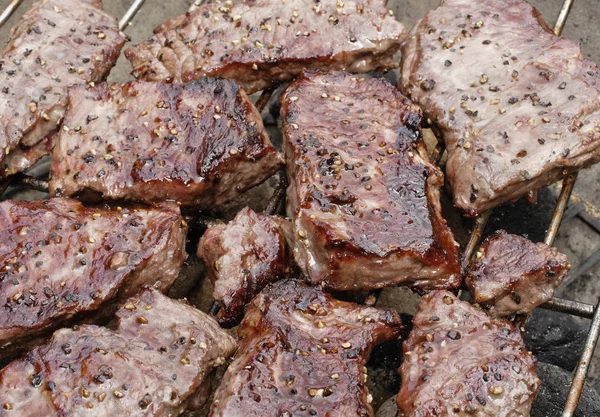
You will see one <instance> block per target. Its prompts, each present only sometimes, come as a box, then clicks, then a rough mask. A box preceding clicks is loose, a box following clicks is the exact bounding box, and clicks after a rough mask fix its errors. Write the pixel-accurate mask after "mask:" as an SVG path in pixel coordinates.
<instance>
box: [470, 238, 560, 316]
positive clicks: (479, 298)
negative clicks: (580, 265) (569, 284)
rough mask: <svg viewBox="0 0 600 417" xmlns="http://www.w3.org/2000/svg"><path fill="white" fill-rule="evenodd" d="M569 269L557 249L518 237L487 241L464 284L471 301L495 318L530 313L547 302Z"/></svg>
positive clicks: (488, 239) (478, 253)
mask: <svg viewBox="0 0 600 417" xmlns="http://www.w3.org/2000/svg"><path fill="white" fill-rule="evenodd" d="M570 267H571V265H569V262H568V261H567V257H566V256H565V255H563V254H562V253H560V252H559V251H558V249H556V248H552V247H550V246H548V245H546V244H545V243H543V242H539V243H533V242H532V241H530V240H529V239H526V238H524V237H522V236H516V235H511V234H508V233H496V234H494V235H492V236H490V237H489V238H487V239H486V240H485V241H484V242H483V244H482V245H481V248H480V249H479V251H478V252H477V256H476V259H475V261H474V262H473V264H472V265H471V266H470V267H469V271H468V273H467V275H466V278H465V282H466V284H467V287H468V288H469V291H470V292H471V295H472V296H473V300H475V302H477V303H479V304H481V305H482V306H484V307H486V308H489V309H490V312H491V313H492V314H494V315H497V316H500V317H502V316H508V315H511V314H514V313H516V314H527V313H531V312H532V311H533V309H534V308H536V307H537V306H539V305H541V304H544V303H545V302H547V301H550V300H551V299H552V297H553V295H554V290H555V289H556V288H557V287H558V286H559V285H560V283H561V282H562V280H563V278H564V277H565V276H566V275H567V273H568V271H569V269H570Z"/></svg>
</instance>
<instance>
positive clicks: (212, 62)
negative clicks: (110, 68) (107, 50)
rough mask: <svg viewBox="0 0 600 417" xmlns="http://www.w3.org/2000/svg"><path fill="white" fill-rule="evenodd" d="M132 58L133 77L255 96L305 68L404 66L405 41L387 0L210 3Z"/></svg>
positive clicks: (162, 29)
mask: <svg viewBox="0 0 600 417" xmlns="http://www.w3.org/2000/svg"><path fill="white" fill-rule="evenodd" d="M154 32H155V35H154V37H153V38H151V39H149V40H148V41H145V42H143V43H141V44H139V45H137V46H134V47H131V48H129V49H127V50H126V51H125V56H126V57H127V59H129V60H130V61H131V63H132V65H133V75H134V76H135V77H136V78H139V79H143V80H147V81H169V82H188V81H191V80H196V79H198V78H201V77H205V76H220V77H225V78H230V79H233V80H235V81H236V82H237V83H238V84H239V85H240V86H241V87H242V88H244V89H245V90H246V91H247V92H248V93H252V92H255V91H258V90H262V89H264V88H267V87H269V86H276V85H278V84H281V83H285V82H287V81H290V80H291V79H293V78H294V77H296V76H297V75H299V74H300V72H301V71H302V69H303V68H307V67H311V68H334V69H343V70H347V71H350V72H354V73H366V72H371V71H377V70H387V69H391V68H395V67H397V63H396V61H395V60H394V59H393V55H394V53H396V52H397V51H398V50H399V49H400V44H401V42H402V41H403V40H404V38H405V35H406V33H405V30H404V26H402V24H401V23H399V22H398V21H396V19H395V18H394V17H393V15H392V12H391V11H390V10H388V9H387V8H386V7H385V2H384V1H383V0H349V1H341V0H321V1H319V2H315V1H313V0H286V1H285V2H282V1H279V0H248V1H243V2H239V3H234V4H222V3H208V4H204V5H202V6H200V7H199V8H198V10H196V11H194V12H191V13H186V14H185V15H182V16H179V17H176V18H174V19H172V20H170V21H168V22H166V23H164V24H163V25H161V26H159V27H158V28H157V29H156V30H155V31H154Z"/></svg>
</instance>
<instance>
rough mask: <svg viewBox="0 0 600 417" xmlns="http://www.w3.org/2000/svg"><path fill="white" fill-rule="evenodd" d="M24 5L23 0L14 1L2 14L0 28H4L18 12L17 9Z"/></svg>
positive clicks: (0, 15)
mask: <svg viewBox="0 0 600 417" xmlns="http://www.w3.org/2000/svg"><path fill="white" fill-rule="evenodd" d="M21 3H23V0H12V1H11V2H10V3H9V5H8V6H6V9H4V11H3V12H2V14H0V28H1V27H2V26H4V24H5V23H6V22H8V19H10V17H11V16H12V14H13V13H14V12H15V10H17V8H18V7H19V6H20V5H21Z"/></svg>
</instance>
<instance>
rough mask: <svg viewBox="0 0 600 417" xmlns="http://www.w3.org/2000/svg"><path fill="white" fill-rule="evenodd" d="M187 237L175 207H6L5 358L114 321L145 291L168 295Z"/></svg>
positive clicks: (0, 235)
mask: <svg viewBox="0 0 600 417" xmlns="http://www.w3.org/2000/svg"><path fill="white" fill-rule="evenodd" d="M185 233H186V225H185V223H184V222H183V219H182V218H181V215H180V214H179V209H178V208H177V207H174V206H168V207H165V208H162V209H160V208H152V209H126V208H124V209H121V210H120V211H117V210H107V209H95V208H85V207H83V206H82V205H81V204H80V203H79V202H77V201H75V200H70V199H50V200H45V201H35V202H15V201H4V202H1V203H0V311H1V314H0V357H3V358H6V357H9V356H11V355H14V354H15V353H18V352H20V351H22V350H23V349H24V348H27V347H28V346H30V345H32V344H35V343H39V340H38V339H39V338H41V337H45V336H47V335H48V334H49V333H50V332H51V331H52V330H54V329H57V328H59V327H61V326H64V325H67V324H71V323H77V322H80V321H83V320H87V319H88V318H90V319H91V317H94V318H98V319H100V318H104V317H107V316H110V315H112V314H113V313H114V311H115V309H116V304H117V303H118V302H119V301H122V300H123V299H124V298H126V297H129V296H131V295H133V294H135V293H136V292H137V291H138V290H139V288H140V287H142V286H143V285H145V284H149V285H153V286H154V287H155V288H157V289H159V290H161V291H166V290H168V289H169V288H170V287H171V285H172V284H173V282H174V280H175V278H176V277H177V275H178V273H179V270H180V268H181V266H182V264H183V261H184V260H185V257H186V255H185Z"/></svg>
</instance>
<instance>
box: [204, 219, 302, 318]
mask: <svg viewBox="0 0 600 417" xmlns="http://www.w3.org/2000/svg"><path fill="white" fill-rule="evenodd" d="M291 229H292V226H291V224H290V223H289V222H288V221H287V220H285V219H283V218H280V217H274V216H266V215H262V214H256V213H255V212H254V211H252V210H251V209H249V208H245V209H243V210H242V211H240V212H239V213H238V214H237V216H236V217H235V219H234V220H232V221H231V222H229V223H228V224H219V225H215V226H212V227H210V228H209V229H208V230H207V231H206V233H204V235H203V236H202V239H200V243H199V244H198V257H199V258H202V259H203V260H204V262H205V264H206V268H207V273H208V277H209V278H210V280H211V281H212V283H213V284H214V286H215V289H214V291H213V297H214V298H215V299H216V300H217V301H218V302H219V304H220V306H221V309H220V310H219V313H218V314H217V316H216V318H217V320H218V321H219V323H220V324H221V325H225V326H229V325H234V324H236V323H237V322H238V321H239V319H240V318H241V316H242V315H243V314H244V308H245V307H246V304H248V303H249V302H250V301H251V300H252V299H253V298H254V296H256V295H257V294H258V293H259V292H260V291H261V290H262V289H263V288H264V287H265V286H266V285H267V284H270V283H272V282H275V281H277V280H279V279H281V278H283V277H285V276H287V275H289V274H290V273H291V270H292V265H291V264H292V260H291V258H292V256H291V245H289V244H288V239H291V234H292V230H291Z"/></svg>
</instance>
